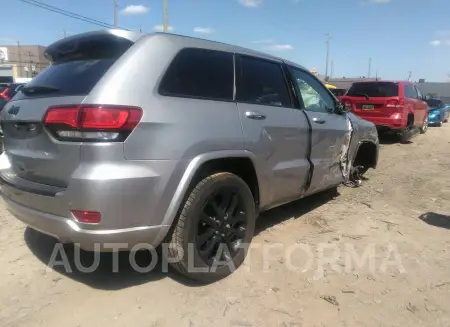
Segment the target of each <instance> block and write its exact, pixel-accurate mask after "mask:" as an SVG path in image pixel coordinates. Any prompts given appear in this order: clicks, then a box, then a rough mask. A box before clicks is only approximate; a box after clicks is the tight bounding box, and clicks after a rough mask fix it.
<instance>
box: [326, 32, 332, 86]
mask: <svg viewBox="0 0 450 327" xmlns="http://www.w3.org/2000/svg"><path fill="white" fill-rule="evenodd" d="M325 36H326V37H327V59H326V60H327V62H326V64H325V79H327V78H328V63H329V60H330V59H329V58H330V45H331V34H330V33H327V34H325Z"/></svg>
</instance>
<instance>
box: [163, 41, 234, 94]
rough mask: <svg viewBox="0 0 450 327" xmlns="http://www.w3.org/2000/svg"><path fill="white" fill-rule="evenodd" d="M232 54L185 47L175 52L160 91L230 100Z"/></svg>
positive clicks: (232, 76) (232, 83)
mask: <svg viewBox="0 0 450 327" xmlns="http://www.w3.org/2000/svg"><path fill="white" fill-rule="evenodd" d="M233 88H234V68H233V54H232V53H227V52H221V51H214V50H206V49H198V48H186V49H183V50H181V51H180V53H178V54H177V56H176V57H175V59H174V60H173V61H172V63H171V64H170V66H169V68H168V69H167V72H166V74H165V75H164V77H163V79H162V81H161V85H160V87H159V92H160V93H161V94H163V95H170V96H181V97H193V98H202V99H211V100H228V101H231V100H233Z"/></svg>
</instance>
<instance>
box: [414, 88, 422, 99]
mask: <svg viewBox="0 0 450 327" xmlns="http://www.w3.org/2000/svg"><path fill="white" fill-rule="evenodd" d="M415 88H416V91H417V95H418V96H419V99H423V94H422V91H420V89H419V88H418V87H417V86H415Z"/></svg>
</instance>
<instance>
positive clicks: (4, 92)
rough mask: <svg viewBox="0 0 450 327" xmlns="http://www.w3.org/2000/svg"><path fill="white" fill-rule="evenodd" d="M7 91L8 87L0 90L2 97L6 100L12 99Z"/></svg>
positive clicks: (0, 96)
mask: <svg viewBox="0 0 450 327" xmlns="http://www.w3.org/2000/svg"><path fill="white" fill-rule="evenodd" d="M7 93H8V89H7V88H6V89H4V90H3V91H2V92H0V98H1V99H4V100H6V101H9V100H11V99H10V98H9V96H7Z"/></svg>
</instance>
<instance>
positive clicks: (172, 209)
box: [162, 150, 261, 226]
mask: <svg viewBox="0 0 450 327" xmlns="http://www.w3.org/2000/svg"><path fill="white" fill-rule="evenodd" d="M236 163H241V164H243V165H244V167H241V166H239V167H237V168H238V169H239V170H238V171H237V170H236ZM233 165H234V167H235V169H231V168H232V167H233ZM245 165H246V166H245ZM250 165H251V166H250ZM250 167H252V169H253V170H252V171H251V170H250V171H249V169H250ZM225 168H228V169H225ZM240 169H242V170H240ZM219 170H221V171H224V170H225V171H228V172H231V173H235V174H236V175H238V176H239V177H241V178H242V179H243V180H244V181H245V182H246V183H247V185H249V184H253V185H249V188H250V190H251V191H252V193H253V196H254V197H255V202H256V206H257V210H258V203H259V199H260V198H261V187H260V181H259V179H258V173H257V169H256V165H255V156H254V154H253V153H251V152H249V151H246V150H226V151H215V152H211V153H205V154H201V155H199V156H197V157H195V158H194V159H192V160H191V162H190V163H189V165H188V166H187V168H186V169H185V171H184V173H183V175H182V177H181V180H180V182H179V183H178V186H177V188H176V191H175V193H174V195H173V197H172V200H171V202H170V204H169V207H168V209H167V210H166V213H165V215H164V218H163V222H162V224H163V225H166V226H171V225H172V223H173V221H174V220H175V218H176V216H177V214H178V211H179V209H180V206H181V205H182V203H183V200H184V199H185V197H186V196H187V195H188V192H189V191H190V190H191V187H192V185H194V184H195V182H196V181H199V180H201V179H202V178H204V177H206V175H209V174H211V173H214V172H218V171H219ZM237 172H247V173H248V174H242V173H237Z"/></svg>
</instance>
